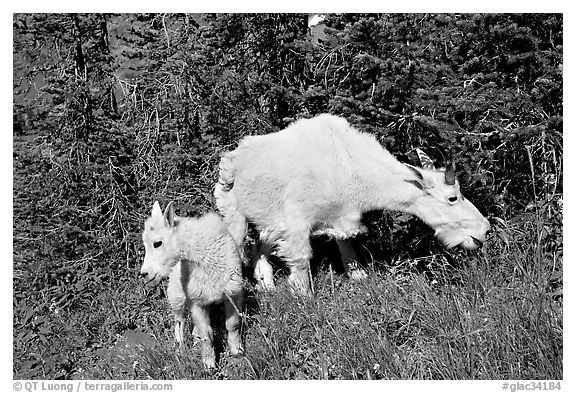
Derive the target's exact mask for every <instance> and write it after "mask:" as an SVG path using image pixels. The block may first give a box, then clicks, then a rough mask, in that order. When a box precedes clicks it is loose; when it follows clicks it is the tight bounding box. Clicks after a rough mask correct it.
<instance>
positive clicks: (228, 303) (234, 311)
mask: <svg viewBox="0 0 576 393" xmlns="http://www.w3.org/2000/svg"><path fill="white" fill-rule="evenodd" d="M243 300H244V296H243V293H242V292H241V293H239V294H237V295H235V296H232V297H230V298H227V299H226V300H224V312H225V314H226V330H227V331H228V347H229V350H230V353H231V354H232V355H241V354H242V353H244V347H243V346H242V337H241V333H240V321H241V319H240V312H241V311H242V304H243Z"/></svg>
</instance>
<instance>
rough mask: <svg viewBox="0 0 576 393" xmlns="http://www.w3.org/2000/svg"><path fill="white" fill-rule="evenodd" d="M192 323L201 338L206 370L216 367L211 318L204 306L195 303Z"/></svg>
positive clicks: (191, 312)
mask: <svg viewBox="0 0 576 393" xmlns="http://www.w3.org/2000/svg"><path fill="white" fill-rule="evenodd" d="M190 314H191V316H192V322H194V327H195V330H196V332H197V334H198V336H199V337H200V348H201V353H202V362H203V363H204V366H205V367H206V368H214V367H216V354H215V353H214V346H213V345H212V342H213V333H212V327H211V326H210V316H209V315H208V310H207V308H206V307H204V306H200V305H198V304H197V303H193V304H192V307H190Z"/></svg>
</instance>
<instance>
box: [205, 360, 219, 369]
mask: <svg viewBox="0 0 576 393" xmlns="http://www.w3.org/2000/svg"><path fill="white" fill-rule="evenodd" d="M202 363H203V364H204V368H205V369H206V370H207V371H211V370H214V369H215V368H216V361H215V360H214V359H202Z"/></svg>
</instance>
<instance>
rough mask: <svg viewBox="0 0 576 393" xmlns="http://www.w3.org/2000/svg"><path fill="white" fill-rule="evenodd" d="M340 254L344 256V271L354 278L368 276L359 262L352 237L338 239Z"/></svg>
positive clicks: (358, 278)
mask: <svg viewBox="0 0 576 393" xmlns="http://www.w3.org/2000/svg"><path fill="white" fill-rule="evenodd" d="M336 244H337V245H338V250H339V251H340V256H341V257H342V265H343V266H344V271H345V272H346V274H347V275H348V277H350V278H351V279H353V280H361V279H364V278H366V272H365V271H364V269H362V268H361V267H360V265H359V264H358V255H357V254H356V251H355V250H354V242H353V241H352V239H345V240H336Z"/></svg>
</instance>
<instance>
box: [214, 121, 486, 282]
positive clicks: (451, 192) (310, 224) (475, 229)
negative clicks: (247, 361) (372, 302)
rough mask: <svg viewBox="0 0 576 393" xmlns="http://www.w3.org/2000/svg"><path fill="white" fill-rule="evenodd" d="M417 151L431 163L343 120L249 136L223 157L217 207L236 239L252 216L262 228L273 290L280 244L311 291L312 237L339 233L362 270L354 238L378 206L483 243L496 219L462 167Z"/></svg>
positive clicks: (449, 235)
mask: <svg viewBox="0 0 576 393" xmlns="http://www.w3.org/2000/svg"><path fill="white" fill-rule="evenodd" d="M418 153H419V156H420V159H421V161H422V168H416V167H414V166H411V165H407V164H403V163H401V162H399V161H398V160H396V158H394V157H393V156H392V154H390V153H389V152H388V151H387V150H386V149H384V148H383V147H382V146H381V145H380V143H378V141H377V140H376V138H374V136H373V135H370V134H367V133H363V132H359V131H358V130H356V129H355V128H354V127H352V126H351V125H350V124H349V123H348V122H347V121H346V120H345V119H343V118H341V117H337V116H333V115H328V114H323V115H319V116H317V117H314V118H312V119H302V120H298V121H296V122H294V123H292V124H291V125H290V126H288V127H287V128H286V129H284V130H282V131H278V132H275V133H271V134H267V135H259V136H248V137H246V138H244V139H243V140H242V141H241V142H240V144H239V145H238V147H237V148H236V150H234V151H231V152H227V153H225V154H224V155H223V156H222V158H221V161H220V178H219V180H218V184H217V185H216V187H215V190H214V196H215V199H216V205H217V206H218V210H219V211H220V213H221V214H222V216H223V217H224V221H225V222H226V223H227V224H228V227H229V230H230V233H231V234H232V236H233V238H234V240H235V241H236V242H237V244H242V243H243V241H244V237H245V235H246V227H247V222H252V223H253V224H254V225H255V226H256V228H257V229H258V230H259V231H260V243H261V244H262V247H260V250H264V251H263V252H262V251H260V252H259V255H256V257H255V259H256V266H255V276H256V279H257V280H259V281H260V282H261V284H262V286H264V287H265V288H273V287H274V281H273V275H272V269H271V267H270V264H269V263H268V260H267V257H268V255H269V253H270V252H271V251H273V252H275V253H276V254H277V255H278V256H280V257H282V258H283V259H284V260H285V261H286V264H287V265H288V267H289V268H290V277H289V280H290V282H291V284H293V286H294V287H295V289H298V290H300V291H302V292H304V293H309V292H310V290H311V281H310V266H309V261H310V257H311V256H312V251H311V248H310V241H309V237H310V236H311V235H319V234H326V235H328V236H330V237H332V238H335V239H336V240H337V244H338V247H339V249H340V253H341V255H342V260H343V263H344V268H345V270H346V272H348V274H349V275H350V276H352V277H354V276H355V274H356V275H357V276H361V272H360V273H358V272H357V271H353V270H351V269H350V267H349V266H348V265H349V262H352V261H355V260H357V257H356V254H355V252H354V249H353V247H352V243H351V241H350V240H349V239H350V238H352V237H354V236H356V235H358V234H359V233H361V232H363V231H365V228H364V226H363V225H362V224H361V218H362V214H363V213H365V212H367V211H370V210H392V211H400V212H405V213H409V214H413V215H415V216H417V217H419V218H420V219H422V220H423V221H424V222H425V223H426V224H428V225H429V226H430V227H432V228H433V229H434V230H435V235H436V237H438V238H439V239H440V241H442V242H443V243H444V245H445V246H447V247H454V246H460V247H462V248H464V249H475V248H477V247H480V246H481V245H482V243H483V242H484V240H485V238H486V233H487V232H488V230H489V228H490V224H489V223H488V221H487V220H486V219H485V218H484V217H483V216H482V214H480V212H479V211H478V209H476V207H475V206H474V205H473V204H472V203H470V202H469V201H468V200H467V199H466V198H464V197H463V196H462V194H461V193H460V186H459V184H458V181H457V179H456V176H455V169H454V165H453V164H452V163H450V162H447V163H446V165H445V168H441V169H436V168H434V165H433V164H432V160H431V159H430V158H429V157H428V156H426V155H425V154H424V153H423V152H421V151H419V152H418ZM267 254H268V255H267Z"/></svg>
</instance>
